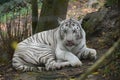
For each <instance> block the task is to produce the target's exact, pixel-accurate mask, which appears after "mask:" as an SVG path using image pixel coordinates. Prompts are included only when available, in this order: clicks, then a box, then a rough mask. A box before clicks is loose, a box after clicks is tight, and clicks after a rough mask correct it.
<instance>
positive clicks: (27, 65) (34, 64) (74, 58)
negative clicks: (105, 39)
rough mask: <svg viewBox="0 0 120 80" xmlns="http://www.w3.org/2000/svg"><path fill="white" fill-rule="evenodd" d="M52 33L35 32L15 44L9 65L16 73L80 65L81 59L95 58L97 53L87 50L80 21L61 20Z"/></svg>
mask: <svg viewBox="0 0 120 80" xmlns="http://www.w3.org/2000/svg"><path fill="white" fill-rule="evenodd" d="M59 23H60V26H59V27H58V28H56V29H53V30H48V31H43V32H40V33H37V34H35V35H33V36H31V37H29V38H27V39H25V40H24V41H22V42H20V43H19V44H18V45H17V49H16V50H15V53H14V55H13V59H12V64H13V67H14V68H15V69H17V70H22V71H43V70H54V69H59V68H61V67H65V66H70V65H71V66H81V65H82V62H81V60H80V59H87V58H91V59H95V58H96V50H95V49H91V48H87V47H86V39H85V32H84V30H83V29H82V27H81V21H77V20H74V19H67V20H62V21H60V20H59Z"/></svg>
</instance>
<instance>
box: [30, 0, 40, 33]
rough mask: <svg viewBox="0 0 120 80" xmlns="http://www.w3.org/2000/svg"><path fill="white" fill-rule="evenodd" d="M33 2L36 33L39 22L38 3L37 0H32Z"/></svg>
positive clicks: (33, 23)
mask: <svg viewBox="0 0 120 80" xmlns="http://www.w3.org/2000/svg"><path fill="white" fill-rule="evenodd" d="M31 3H32V33H33V34H34V33H35V30H36V27H37V22H38V3H37V0H31Z"/></svg>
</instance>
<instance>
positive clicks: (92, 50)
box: [89, 49, 97, 60]
mask: <svg viewBox="0 0 120 80" xmlns="http://www.w3.org/2000/svg"><path fill="white" fill-rule="evenodd" d="M96 54H97V52H96V50H95V49H90V52H89V58H90V60H96V59H97V56H96Z"/></svg>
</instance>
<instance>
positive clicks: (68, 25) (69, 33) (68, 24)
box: [58, 18, 83, 47]
mask: <svg viewBox="0 0 120 80" xmlns="http://www.w3.org/2000/svg"><path fill="white" fill-rule="evenodd" d="M58 21H59V24H60V25H59V34H60V38H61V40H62V42H63V44H64V46H67V47H74V46H76V45H78V44H79V43H80V41H81V39H82V38H83V35H82V27H81V23H82V19H81V20H80V21H77V20H75V19H72V18H70V19H66V20H61V19H59V20H58Z"/></svg>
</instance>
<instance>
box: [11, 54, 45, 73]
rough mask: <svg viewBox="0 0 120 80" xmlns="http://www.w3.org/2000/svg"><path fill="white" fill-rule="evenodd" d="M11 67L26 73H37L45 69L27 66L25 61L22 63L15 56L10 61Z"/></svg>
mask: <svg viewBox="0 0 120 80" xmlns="http://www.w3.org/2000/svg"><path fill="white" fill-rule="evenodd" d="M12 65H13V67H14V68H15V69H16V70H20V71H25V72H26V71H34V72H38V71H42V70H44V69H45V67H36V66H34V65H28V64H27V63H26V61H23V60H22V59H21V58H19V57H15V56H14V58H13V60H12Z"/></svg>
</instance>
